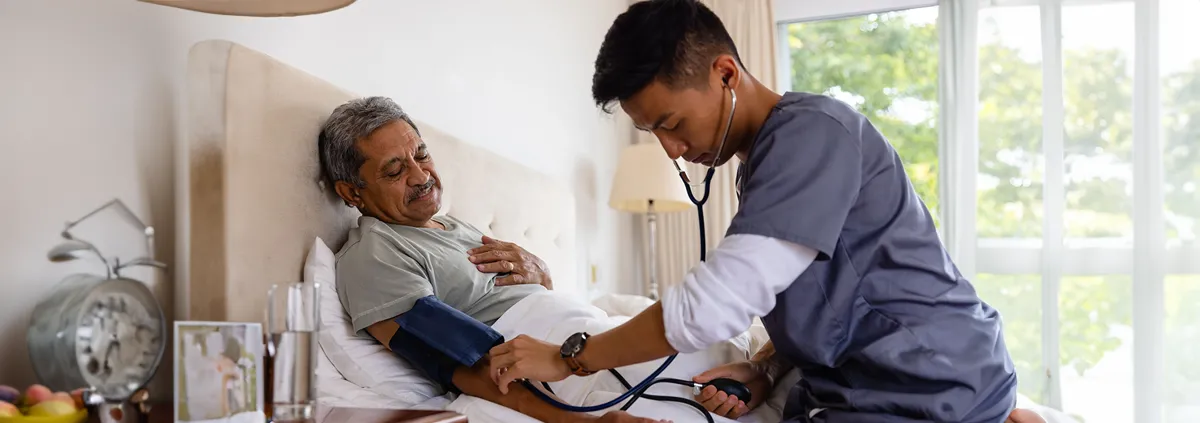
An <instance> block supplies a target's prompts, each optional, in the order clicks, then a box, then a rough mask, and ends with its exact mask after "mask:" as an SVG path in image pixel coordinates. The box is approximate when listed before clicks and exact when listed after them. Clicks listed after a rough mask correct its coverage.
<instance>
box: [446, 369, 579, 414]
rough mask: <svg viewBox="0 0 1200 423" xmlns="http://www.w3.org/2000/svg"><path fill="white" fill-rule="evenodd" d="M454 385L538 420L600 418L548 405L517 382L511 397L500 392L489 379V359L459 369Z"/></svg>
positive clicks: (455, 373)
mask: <svg viewBox="0 0 1200 423" xmlns="http://www.w3.org/2000/svg"><path fill="white" fill-rule="evenodd" d="M454 386H456V387H458V389H459V390H461V391H463V393H465V394H467V395H471V396H475V397H479V398H482V399H485V400H488V401H491V402H494V403H496V404H500V405H503V406H505V407H508V408H511V409H513V410H516V411H517V412H519V413H521V414H525V415H527V416H530V417H533V418H534V419H537V420H538V421H543V422H550V423H557V422H564V423H565V422H593V421H595V420H596V419H597V417H595V416H592V415H590V414H586V413H573V412H570V411H564V410H561V409H558V408H555V407H554V406H552V405H550V404H547V403H546V402H545V401H542V400H541V399H539V398H538V397H536V396H534V395H533V393H532V392H529V390H528V389H526V388H525V385H522V384H519V383H514V384H512V385H511V386H509V388H508V394H507V395H505V394H502V393H500V388H499V387H498V386H496V382H493V381H492V378H491V377H490V376H488V359H487V358H484V359H483V360H480V361H479V362H478V363H475V367H472V368H467V367H459V368H458V369H457V370H455V371H454Z"/></svg>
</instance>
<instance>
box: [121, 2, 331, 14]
mask: <svg viewBox="0 0 1200 423" xmlns="http://www.w3.org/2000/svg"><path fill="white" fill-rule="evenodd" d="M139 1H142V2H146V3H153V4H158V5H163V6H170V7H177V8H180V9H187V10H193V11H197V12H204V13H214V14H218V15H232V16H256V17H277V16H301V15H315V14H318V13H325V12H329V11H332V10H337V9H341V8H343V7H346V6H349V5H350V3H354V0H139Z"/></svg>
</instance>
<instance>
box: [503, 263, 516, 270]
mask: <svg viewBox="0 0 1200 423" xmlns="http://www.w3.org/2000/svg"><path fill="white" fill-rule="evenodd" d="M504 263H505V264H508V271H509V272H511V271H513V269H514V268H515V266H513V263H512V262H511V261H506V262H504Z"/></svg>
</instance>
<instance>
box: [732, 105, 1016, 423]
mask: <svg viewBox="0 0 1200 423" xmlns="http://www.w3.org/2000/svg"><path fill="white" fill-rule="evenodd" d="M737 181H738V182H737V184H738V190H737V192H738V196H739V199H740V204H739V209H738V212H737V214H736V215H735V216H734V218H733V221H732V223H731V225H730V227H729V230H728V233H727V234H728V235H732V234H757V235H763V236H769V237H774V238H778V239H783V240H787V241H791V242H795V243H798V244H802V245H805V246H808V247H811V248H813V249H815V250H817V251H818V252H819V254H818V257H817V261H816V262H814V263H813V264H812V265H811V266H810V267H809V268H808V270H806V271H805V272H804V273H803V274H801V275H800V276H799V277H798V278H797V279H796V280H795V281H794V282H792V284H791V286H789V287H788V288H787V289H785V290H784V291H783V292H781V293H780V294H779V295H778V296H777V298H776V300H777V302H776V305H775V309H774V310H772V311H771V312H770V313H769V314H768V315H767V316H764V317H763V323H764V324H765V326H766V329H767V332H768V333H769V335H770V337H771V340H772V341H773V342H774V344H775V348H776V351H777V354H782V356H783V357H785V358H786V359H787V360H789V361H790V362H791V363H792V364H794V365H796V366H797V367H798V368H799V369H800V370H801V372H802V375H803V377H802V379H801V381H800V383H799V384H798V385H797V386H795V387H793V388H792V390H791V392H790V394H789V397H788V401H787V407H786V409H785V410H784V418H785V419H790V420H788V421H816V422H860V421H861V422H885V423H886V422H915V421H939V422H1002V421H1004V419H1005V417H1006V416H1007V415H1008V413H1009V412H1010V411H1011V410H1012V408H1013V407H1014V406H1015V404H1016V394H1017V391H1016V388H1017V379H1016V372H1015V369H1014V367H1013V363H1012V359H1011V358H1010V356H1009V354H1008V350H1007V348H1006V347H1005V345H1004V337H1003V334H1002V331H1001V321H1000V315H999V313H998V312H997V311H996V310H995V309H993V308H992V307H991V306H989V305H988V304H986V303H984V302H983V301H982V300H980V298H979V296H978V295H976V292H975V289H974V287H972V285H971V283H970V282H969V281H967V280H966V279H965V278H963V276H962V275H961V274H960V273H959V271H958V269H957V268H956V267H955V265H954V263H953V262H952V261H951V260H950V257H949V256H948V254H947V253H946V251H945V249H944V247H943V246H942V243H941V241H940V240H939V239H938V235H937V230H936V228H935V226H934V224H933V219H932V217H931V216H930V213H929V211H928V210H927V209H926V208H925V205H924V204H923V203H922V202H921V199H920V198H919V197H917V193H916V191H915V190H914V189H913V187H912V185H911V183H910V181H909V179H908V177H907V175H906V174H905V172H904V166H903V163H902V162H901V160H900V157H899V155H898V154H897V153H896V151H895V150H894V149H893V148H892V146H891V144H890V143H889V142H888V141H887V139H885V138H884V136H883V135H881V134H880V133H879V132H878V131H877V130H876V129H875V127H874V126H873V125H872V124H871V122H869V121H868V120H867V118H866V117H864V116H863V115H862V114H860V113H858V112H857V111H855V110H854V109H852V108H850V107H849V106H847V105H846V104H844V103H842V102H839V101H837V100H834V99H832V98H829V97H826V96H820V95H814V94H806V93H787V94H785V95H784V96H783V99H782V100H781V101H780V102H779V103H778V104H777V105H776V106H775V108H774V109H773V110H772V112H771V114H770V116H769V117H768V118H767V120H766V121H765V122H764V124H763V127H762V129H761V130H760V131H759V133H758V135H757V138H756V139H755V140H754V144H753V146H752V147H751V149H750V152H749V155H748V158H747V160H746V162H745V163H743V164H742V165H741V167H740V168H739V169H738V178H737ZM818 408H824V409H825V410H823V411H821V412H819V413H816V415H815V417H812V418H811V419H810V417H809V415H810V413H812V412H814V410H815V409H818Z"/></svg>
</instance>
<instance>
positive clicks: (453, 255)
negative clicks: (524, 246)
mask: <svg viewBox="0 0 1200 423" xmlns="http://www.w3.org/2000/svg"><path fill="white" fill-rule="evenodd" d="M434 220H435V221H437V222H440V223H442V224H443V225H445V226H446V229H444V230H443V229H431V228H416V227H412V226H404V225H392V224H387V223H384V222H381V221H380V220H379V219H376V218H373V217H367V216H362V217H360V218H359V219H358V227H356V228H352V229H350V236H349V239H347V241H346V245H345V246H343V247H342V249H341V251H339V252H338V254H337V264H336V268H337V293H338V298H339V299H340V300H341V302H342V307H344V308H345V309H346V313H348V314H349V315H350V321H351V324H352V325H353V326H354V331H355V332H357V333H358V334H359V335H360V336H364V337H369V336H370V335H369V334H368V333H367V332H366V328H367V327H368V326H371V325H373V324H375V323H378V322H381V321H384V320H389V319H392V318H394V317H396V316H399V315H400V314H403V313H404V312H406V311H408V310H410V309H412V306H413V304H414V303H416V301H417V300H418V299H420V298H421V297H425V296H429V295H435V296H437V298H438V300H441V301H442V302H443V303H446V305H449V306H450V307H453V308H454V309H456V310H459V311H462V312H463V313H466V314H467V315H469V316H471V317H473V318H475V319H476V320H479V321H481V322H483V323H485V324H488V325H491V324H493V323H495V322H496V320H497V319H499V318H500V316H501V315H502V314H504V312H505V311H507V310H508V309H509V307H512V305H513V304H516V302H517V301H520V300H521V299H522V298H525V297H526V296H528V295H530V294H533V293H535V292H539V291H542V290H544V289H545V288H544V287H542V286H541V285H530V284H526V285H513V286H501V287H497V286H495V279H496V274H495V273H483V272H480V271H479V270H478V269H477V268H476V267H475V264H473V263H471V261H470V260H468V255H467V251H468V250H470V249H472V248H476V247H479V246H481V245H483V239H482V238H483V233H482V232H480V231H479V230H478V229H476V228H475V227H474V226H471V225H470V224H468V223H466V222H463V221H461V220H459V219H456V218H454V217H450V216H437V217H434Z"/></svg>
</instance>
